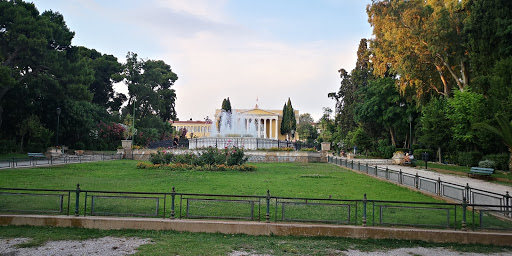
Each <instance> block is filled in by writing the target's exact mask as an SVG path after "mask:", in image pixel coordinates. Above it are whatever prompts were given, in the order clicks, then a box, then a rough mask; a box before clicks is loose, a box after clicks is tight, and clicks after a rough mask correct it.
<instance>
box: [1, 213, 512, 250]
mask: <svg viewBox="0 0 512 256" xmlns="http://www.w3.org/2000/svg"><path fill="white" fill-rule="evenodd" d="M8 225H14V226H22V225H28V226H50V227H81V228H93V229H106V230H119V229H140V230H175V231H187V232H205V233H223V234H247V235H278V236H329V237H350V238H359V239H368V238H372V239H399V240H420V241H426V242H436V243H462V244H492V245H502V246H510V245H511V244H512V233H505V232H485V231H459V230H441V229H417V228H392V227H362V226H349V225H327V224H303V223H265V222H249V221H219V220H189V219H187V220H183V219H174V220H171V219H151V218H119V217H98V216H88V217H82V216H80V217H74V216H45V215H0V226H8Z"/></svg>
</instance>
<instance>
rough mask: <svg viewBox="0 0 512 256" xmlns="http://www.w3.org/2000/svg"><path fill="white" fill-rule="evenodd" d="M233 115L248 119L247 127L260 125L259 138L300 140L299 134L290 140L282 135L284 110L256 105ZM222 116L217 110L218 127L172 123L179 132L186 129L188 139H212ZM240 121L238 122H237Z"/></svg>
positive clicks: (296, 115) (201, 122) (196, 122)
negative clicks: (262, 107) (261, 107)
mask: <svg viewBox="0 0 512 256" xmlns="http://www.w3.org/2000/svg"><path fill="white" fill-rule="evenodd" d="M231 111H232V112H233V113H236V114H237V116H240V115H243V116H246V117H248V118H247V119H246V120H245V122H246V124H245V127H246V128H247V127H249V126H250V125H255V124H257V123H259V124H260V125H255V126H256V131H257V138H267V139H279V140H286V139H294V140H298V139H299V134H298V133H295V138H288V137H287V135H282V134H281V122H282V120H283V110H266V109H260V108H259V107H258V105H256V106H255V107H254V108H252V109H232V110H231ZM294 112H295V119H296V121H297V123H298V122H299V111H298V110H294ZM220 114H221V109H216V110H215V120H214V121H213V122H215V124H216V125H213V124H212V121H211V120H208V121H192V120H188V121H174V122H172V126H173V127H174V128H175V129H176V130H177V131H179V130H181V129H186V130H187V134H186V137H187V138H192V137H193V138H202V137H210V136H211V135H212V134H216V133H217V132H216V131H212V129H215V128H216V127H219V121H220V120H219V118H220ZM237 121H238V120H237Z"/></svg>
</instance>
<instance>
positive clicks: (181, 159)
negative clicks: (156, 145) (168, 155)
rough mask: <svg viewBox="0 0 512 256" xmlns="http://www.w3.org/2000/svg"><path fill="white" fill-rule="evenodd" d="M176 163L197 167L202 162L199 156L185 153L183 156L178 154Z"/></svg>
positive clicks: (175, 159)
mask: <svg viewBox="0 0 512 256" xmlns="http://www.w3.org/2000/svg"><path fill="white" fill-rule="evenodd" d="M174 162H175V163H179V164H190V165H195V164H199V163H200V162H201V161H200V159H199V157H198V156H197V155H195V154H194V153H191V152H185V153H183V154H176V156H175V158H174Z"/></svg>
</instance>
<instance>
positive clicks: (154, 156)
mask: <svg viewBox="0 0 512 256" xmlns="http://www.w3.org/2000/svg"><path fill="white" fill-rule="evenodd" d="M174 159H175V155H174V154H173V153H172V152H171V151H158V152H157V153H151V155H150V157H149V161H150V162H151V163H153V164H154V165H157V164H170V163H171V162H173V161H174Z"/></svg>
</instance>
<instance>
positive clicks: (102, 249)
mask: <svg viewBox="0 0 512 256" xmlns="http://www.w3.org/2000/svg"><path fill="white" fill-rule="evenodd" d="M29 241H30V239H29V238H12V239H0V256H21V255H30V256H43V255H44V256H47V255H52V256H68V255H74V256H118V255H130V254H134V253H136V252H137V248H138V247H139V246H140V245H143V244H148V243H151V240H150V239H141V238H118V237H103V238H98V239H89V240H83V241H74V240H73V241H50V242H48V243H46V244H44V245H42V246H39V247H31V248H18V247H17V246H16V245H18V244H22V243H26V242H29ZM228 255H229V256H271V255H272V254H256V253H254V252H246V251H233V252H231V253H230V254H228ZM326 255H346V256H366V255H368V256H384V255H393V256H411V255H424V256H432V255H442V256H489V255H491V256H512V253H511V252H507V253H492V254H484V253H466V252H455V251H452V250H448V249H445V248H423V247H416V248H400V249H393V250H387V251H375V252H361V251H358V250H348V251H328V252H326Z"/></svg>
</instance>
